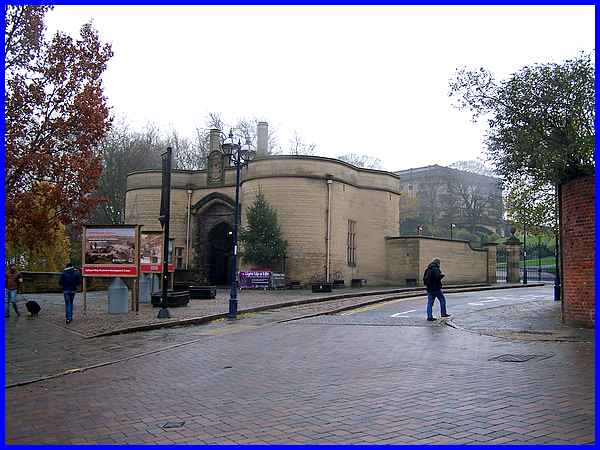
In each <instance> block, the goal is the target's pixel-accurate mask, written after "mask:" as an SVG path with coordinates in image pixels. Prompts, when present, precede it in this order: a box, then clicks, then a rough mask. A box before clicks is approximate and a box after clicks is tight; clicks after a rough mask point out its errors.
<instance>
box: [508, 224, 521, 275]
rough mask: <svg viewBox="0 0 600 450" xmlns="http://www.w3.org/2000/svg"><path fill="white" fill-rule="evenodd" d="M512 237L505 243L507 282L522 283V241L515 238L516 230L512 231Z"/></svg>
mask: <svg viewBox="0 0 600 450" xmlns="http://www.w3.org/2000/svg"><path fill="white" fill-rule="evenodd" d="M510 231H511V233H512V236H511V237H510V238H509V239H508V240H507V241H506V242H505V243H504V245H505V246H506V282H507V283H520V282H521V269H520V268H519V261H520V259H521V241H519V240H518V239H517V238H516V237H515V231H516V230H515V229H514V228H512V229H511V230H510Z"/></svg>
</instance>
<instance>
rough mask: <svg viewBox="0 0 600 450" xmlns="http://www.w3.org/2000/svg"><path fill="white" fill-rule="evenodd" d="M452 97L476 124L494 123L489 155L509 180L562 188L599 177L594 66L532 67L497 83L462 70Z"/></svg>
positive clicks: (584, 58) (585, 57)
mask: <svg viewBox="0 0 600 450" xmlns="http://www.w3.org/2000/svg"><path fill="white" fill-rule="evenodd" d="M450 96H451V97H456V98H457V99H458V102H457V104H456V105H455V106H456V107H458V108H459V109H468V110H470V111H471V112H472V114H473V120H474V121H477V120H478V119H479V118H481V117H486V118H487V121H488V127H489V130H488V133H487V153H488V157H489V158H490V160H491V161H492V163H493V164H494V166H495V169H496V172H497V173H498V174H499V175H500V176H501V177H502V178H503V179H505V180H510V179H512V178H513V177H522V176H527V177H529V178H530V179H532V180H535V181H536V182H542V183H547V184H548V183H549V184H562V183H564V182H566V181H568V180H570V179H573V178H577V177H580V176H585V175H592V174H593V172H594V170H593V169H594V161H593V152H594V142H595V129H594V119H595V109H594V108H595V101H594V62H593V59H592V56H591V55H590V54H580V55H579V56H577V57H576V58H574V59H571V60H567V61H565V62H563V63H562V64H556V63H547V64H535V65H532V66H526V67H523V68H522V69H520V70H519V71H517V72H516V73H514V74H512V75H511V76H510V77H508V78H507V79H505V80H501V81H497V80H495V79H494V77H493V75H492V74H491V73H490V72H488V71H487V70H485V69H483V68H481V69H479V70H466V69H462V70H459V71H458V72H457V74H456V78H455V79H454V80H453V81H451V83H450Z"/></svg>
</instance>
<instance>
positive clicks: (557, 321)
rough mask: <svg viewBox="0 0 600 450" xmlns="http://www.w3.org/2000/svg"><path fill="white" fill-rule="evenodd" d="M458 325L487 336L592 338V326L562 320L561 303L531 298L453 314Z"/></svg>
mask: <svg viewBox="0 0 600 450" xmlns="http://www.w3.org/2000/svg"><path fill="white" fill-rule="evenodd" d="M452 322H453V323H454V324H456V325H457V326H459V327H461V328H464V329H467V330H471V331H474V332H478V333H481V334H486V335H490V336H499V337H511V338H518V339H530V340H548V341H587V342H593V341H594V329H586V328H579V327H574V326H570V325H566V324H563V323H562V321H561V304H560V302H554V301H531V302H526V303H520V304H515V305H510V306H499V307H490V308H486V309H483V310H479V311H474V312H471V313H468V314H461V315H458V316H455V317H452Z"/></svg>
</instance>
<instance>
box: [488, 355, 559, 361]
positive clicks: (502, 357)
mask: <svg viewBox="0 0 600 450" xmlns="http://www.w3.org/2000/svg"><path fill="white" fill-rule="evenodd" d="M551 356H554V355H500V356H494V357H493V358H490V359H488V361H500V362H526V361H531V360H532V359H538V360H542V359H547V358H550V357H551Z"/></svg>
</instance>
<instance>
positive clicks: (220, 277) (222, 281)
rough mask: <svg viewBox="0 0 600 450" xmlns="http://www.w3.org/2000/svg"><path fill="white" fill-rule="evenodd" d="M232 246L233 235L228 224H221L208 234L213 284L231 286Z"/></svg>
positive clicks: (209, 268)
mask: <svg viewBox="0 0 600 450" xmlns="http://www.w3.org/2000/svg"><path fill="white" fill-rule="evenodd" d="M232 246H233V233H232V229H231V226H230V225H229V224H228V223H226V222H221V223H219V224H218V225H215V226H214V227H213V228H212V229H211V230H210V232H209V233H208V280H209V282H210V283H211V284H215V285H227V284H229V282H230V278H231V256H232V253H233V248H232Z"/></svg>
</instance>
